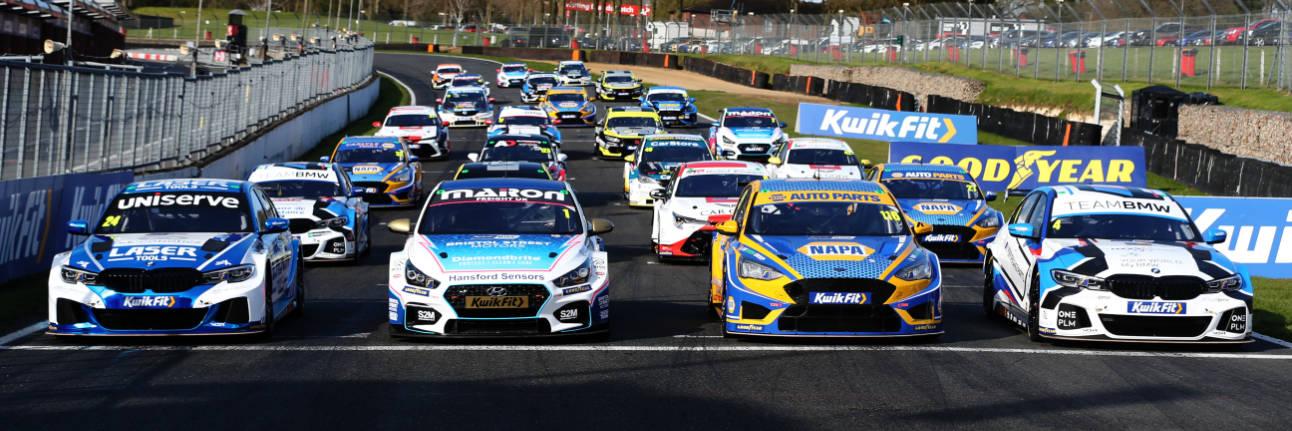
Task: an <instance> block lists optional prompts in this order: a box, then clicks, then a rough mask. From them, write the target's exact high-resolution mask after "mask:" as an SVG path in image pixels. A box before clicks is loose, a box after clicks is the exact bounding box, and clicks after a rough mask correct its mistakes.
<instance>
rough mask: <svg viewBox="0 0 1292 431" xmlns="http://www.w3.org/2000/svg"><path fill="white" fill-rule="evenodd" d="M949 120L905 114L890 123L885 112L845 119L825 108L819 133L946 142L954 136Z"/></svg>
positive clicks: (844, 112) (843, 114)
mask: <svg viewBox="0 0 1292 431" xmlns="http://www.w3.org/2000/svg"><path fill="white" fill-rule="evenodd" d="M943 125H946V126H947V127H948V130H947V133H939V130H941V129H942V126H943ZM952 127H954V126H951V121H950V120H944V121H939V119H938V118H931V117H925V116H922V115H908V116H906V118H903V119H901V120H893V119H892V116H890V115H889V114H885V113H879V112H876V113H873V114H870V117H849V116H848V111H847V110H843V109H827V110H826V111H825V115H824V116H823V117H821V126H820V130H822V131H828V132H830V133H832V134H834V135H843V134H854V135H871V136H876V137H881V138H887V140H906V139H910V140H918V139H922V140H931V141H940V142H946V141H947V140H949V139H951V137H952V136H955V129H954V128H952Z"/></svg>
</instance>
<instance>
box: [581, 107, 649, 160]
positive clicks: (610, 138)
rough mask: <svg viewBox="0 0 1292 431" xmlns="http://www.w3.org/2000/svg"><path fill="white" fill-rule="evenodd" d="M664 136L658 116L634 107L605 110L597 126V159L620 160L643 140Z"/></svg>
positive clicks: (635, 148)
mask: <svg viewBox="0 0 1292 431" xmlns="http://www.w3.org/2000/svg"><path fill="white" fill-rule="evenodd" d="M662 132H664V123H663V122H662V121H660V118H659V114H657V113H655V111H652V110H649V109H642V108H639V107H636V106H629V107H612V108H609V109H607V112H606V115H605V117H603V119H602V121H601V123H598V124H597V130H596V133H597V138H596V146H597V155H599V156H601V157H608V158H619V157H623V156H625V155H628V154H632V153H633V152H634V151H637V146H638V145H641V143H642V137H645V136H649V135H654V134H656V133H662Z"/></svg>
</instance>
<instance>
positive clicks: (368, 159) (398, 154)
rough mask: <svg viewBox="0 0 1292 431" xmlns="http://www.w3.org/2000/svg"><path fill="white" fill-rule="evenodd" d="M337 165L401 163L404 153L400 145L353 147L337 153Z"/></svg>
mask: <svg viewBox="0 0 1292 431" xmlns="http://www.w3.org/2000/svg"><path fill="white" fill-rule="evenodd" d="M333 161H334V162H336V163H399V162H402V161H404V151H403V150H401V149H400V148H399V146H398V145H394V144H389V146H386V145H382V146H374V147H359V148H355V147H351V148H344V149H341V150H339V151H337V152H336V157H335V160H333Z"/></svg>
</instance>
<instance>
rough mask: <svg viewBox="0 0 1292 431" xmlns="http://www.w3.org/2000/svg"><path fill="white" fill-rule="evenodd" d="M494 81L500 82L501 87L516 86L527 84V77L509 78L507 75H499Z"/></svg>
mask: <svg viewBox="0 0 1292 431" xmlns="http://www.w3.org/2000/svg"><path fill="white" fill-rule="evenodd" d="M494 83H495V84H498V87H500V88H516V87H520V86H521V85H524V84H525V78H523V77H522V78H507V77H505V76H499V77H498V78H496V79H495V80H494Z"/></svg>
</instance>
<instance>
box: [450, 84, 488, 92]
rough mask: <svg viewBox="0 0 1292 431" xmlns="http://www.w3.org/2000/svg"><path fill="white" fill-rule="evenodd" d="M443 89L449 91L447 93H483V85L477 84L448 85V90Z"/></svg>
mask: <svg viewBox="0 0 1292 431" xmlns="http://www.w3.org/2000/svg"><path fill="white" fill-rule="evenodd" d="M445 91H446V92H449V93H480V94H484V87H479V86H475V85H472V86H469V87H449V89H448V90H445Z"/></svg>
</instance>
